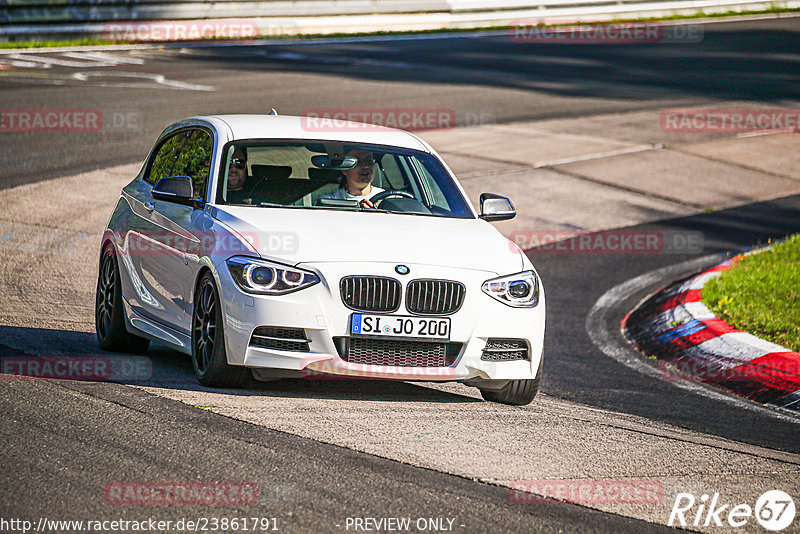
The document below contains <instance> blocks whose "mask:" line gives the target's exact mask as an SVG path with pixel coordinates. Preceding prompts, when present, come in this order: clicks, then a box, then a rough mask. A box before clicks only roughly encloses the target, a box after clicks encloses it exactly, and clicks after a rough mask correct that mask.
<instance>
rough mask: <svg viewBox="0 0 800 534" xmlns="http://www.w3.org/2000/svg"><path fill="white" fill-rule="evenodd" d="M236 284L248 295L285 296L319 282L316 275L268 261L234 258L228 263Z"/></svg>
mask: <svg viewBox="0 0 800 534" xmlns="http://www.w3.org/2000/svg"><path fill="white" fill-rule="evenodd" d="M226 263H227V264H228V270H229V271H230V272H231V276H233V279H234V280H235V281H236V283H237V284H238V285H239V287H241V288H242V289H243V290H244V291H247V292H248V293H258V294H260V295H284V294H286V293H291V292H292V291H299V290H300V289H304V288H306V287H309V286H312V285H314V284H316V283H317V282H319V276H317V275H316V274H314V273H312V272H310V271H305V270H303V269H298V268H297V267H289V266H288V265H281V264H280V263H274V262H271V261H266V260H259V259H256V258H245V257H243V256H234V257H233V258H230V259H228V260H227V261H226Z"/></svg>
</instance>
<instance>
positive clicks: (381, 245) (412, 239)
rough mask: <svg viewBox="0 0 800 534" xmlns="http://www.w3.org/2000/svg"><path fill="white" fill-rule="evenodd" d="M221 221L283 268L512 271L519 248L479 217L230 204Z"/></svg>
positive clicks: (518, 265)
mask: <svg viewBox="0 0 800 534" xmlns="http://www.w3.org/2000/svg"><path fill="white" fill-rule="evenodd" d="M214 216H215V218H216V219H218V220H219V221H220V222H222V223H224V224H225V225H227V226H228V227H230V228H232V229H233V230H235V231H236V232H238V233H239V234H240V235H241V236H242V237H244V238H245V239H247V240H248V241H249V242H250V243H251V244H252V245H253V247H254V248H256V249H257V250H258V252H259V254H260V255H261V256H262V257H264V258H269V259H272V260H276V261H281V262H284V263H289V264H292V265H296V264H298V263H320V262H348V261H353V262H365V261H367V262H393V263H398V264H399V263H403V264H421V265H438V266H446V267H458V268H462V269H476V270H481V271H488V272H493V273H497V274H509V273H514V272H518V271H520V270H522V269H523V265H524V264H523V259H522V255H521V252H520V251H519V249H518V248H517V247H516V246H515V245H513V244H512V243H511V242H510V241H509V240H508V239H506V238H505V237H503V236H502V234H500V232H498V231H497V230H496V229H495V228H494V227H492V226H491V225H490V224H489V223H487V222H485V221H483V220H480V219H450V218H444V217H428V216H415V215H402V214H393V213H367V212H352V211H343V210H342V211H337V210H326V209H298V208H258V207H234V206H224V207H217V208H216V209H215V213H214Z"/></svg>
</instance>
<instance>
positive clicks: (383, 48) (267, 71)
mask: <svg viewBox="0 0 800 534" xmlns="http://www.w3.org/2000/svg"><path fill="white" fill-rule="evenodd" d="M798 49H800V31H798V19H796V18H794V19H777V20H762V21H750V22H730V23H718V24H713V25H709V26H706V27H705V32H704V38H703V40H702V41H701V42H700V43H692V44H674V45H670V44H659V43H656V44H636V45H632V44H628V45H603V46H596V45H545V44H536V43H513V42H511V40H510V39H509V38H508V36H488V37H480V38H448V39H414V40H383V41H381V40H378V41H355V42H346V43H322V44H314V43H299V44H291V43H285V44H278V45H270V46H242V47H237V46H228V45H222V46H220V45H217V46H208V47H186V48H183V49H181V48H172V47H170V48H164V49H161V50H147V51H145V52H143V53H142V54H141V55H140V57H142V58H144V59H145V62H144V63H143V64H139V65H137V64H129V65H126V66H124V68H125V69H128V70H129V71H130V72H134V73H136V72H148V73H157V74H161V75H163V76H165V77H167V78H169V79H173V80H179V81H181V82H184V83H186V84H195V85H198V86H200V85H212V86H214V87H216V91H214V92H209V91H200V90H174V89H168V88H161V89H153V88H152V87H151V86H148V87H142V88H137V87H120V86H113V87H98V86H93V85H86V84H82V83H80V80H78V79H76V78H74V77H73V78H70V76H71V74H70V73H72V72H74V69H69V68H67V67H63V66H57V65H55V66H53V67H52V68H48V69H43V70H38V71H33V70H31V71H25V70H24V69H23V71H20V72H10V71H0V102H2V106H1V107H2V108H4V109H19V108H99V109H101V110H103V112H104V114H105V113H109V114H112V113H114V112H121V113H128V114H131V115H130V116H132V117H135V120H134V121H132V122H131V123H128V124H126V125H125V126H124V127H121V128H120V129H119V130H115V129H111V130H109V131H104V132H77V133H74V134H72V135H63V134H60V133H47V132H45V133H32V132H27V133H24V132H23V133H8V132H4V133H2V134H0V143H2V155H1V156H0V158H2V160H0V161H1V163H0V188H9V187H13V186H17V185H20V184H25V183H32V182H37V181H41V180H47V179H50V178H56V177H61V176H66V175H69V174H74V173H77V172H81V171H85V170H91V169H98V168H105V167H109V166H114V165H119V164H123V163H131V162H139V161H142V160H143V158H144V157H145V155H146V153H147V151H148V150H149V148H150V147H151V145H152V143H153V141H154V140H155V138H156V137H157V135H158V134H159V133H160V131H161V130H162V129H163V128H164V127H165V126H167V125H169V124H170V123H172V122H174V121H175V120H178V119H181V118H184V117H188V116H192V115H201V114H202V115H208V114H217V113H255V112H266V111H268V110H269V109H270V108H276V109H277V110H278V111H279V112H280V113H281V114H300V113H302V112H303V111H304V110H306V109H310V108H322V107H325V108H337V107H357V108H399V107H403V108H411V107H414V108H442V107H447V108H452V109H455V110H456V112H457V115H458V116H459V120H460V121H461V122H462V123H468V122H469V121H470V117H472V116H474V115H475V114H477V113H479V112H487V113H490V114H491V116H492V117H493V120H495V121H497V122H511V121H518V120H529V119H540V118H566V117H576V116H585V115H594V114H600V113H609V112H623V111H634V110H652V109H663V108H669V107H678V106H681V105H688V104H689V103H691V105H702V104H711V103H719V102H723V101H725V100H737V101H753V102H760V103H763V104H764V105H765V106H766V105H769V106H773V107H779V106H782V105H784V103H786V102H792V101H795V99H797V95H798V94H800V72H798V70H797V64H796V63H793V62H791V61H787V60H785V59H784V58H783V54H784V53H789V52H791V53H796V52H797V50H798ZM0 59H2V56H0ZM117 70H119V69H117ZM124 80H126V79H124V78H120V77H116V78H113V79H112V77H109V79H108V80H107V81H108V82H109V84H115V83H119V82H120V81H124ZM636 228H637V229H638V228H647V229H659V230H681V231H700V232H702V233H703V236H704V242H705V247H704V250H703V252H702V254H696V255H685V256H678V255H657V254H656V255H647V254H640V255H604V254H582V255H571V254H546V253H541V252H537V251H536V250H533V251H529V255H530V257H531V259H532V260H533V262H534V263H535V265H536V266H537V269H538V270H539V272H540V274H541V276H542V279H543V282H544V284H545V286H546V288H547V298H548V302H547V305H548V319H547V334H546V341H545V350H546V360H545V368H544V375H543V376H544V378H543V382H542V391H543V392H544V393H545V394H547V395H549V396H553V397H559V398H563V399H566V400H570V401H574V402H578V403H581V404H586V405H589V406H595V407H599V408H604V409H608V410H613V411H615V412H620V413H629V414H634V415H637V416H643V417H646V418H649V419H651V420H654V421H661V422H665V423H669V424H671V425H675V426H678V427H682V428H689V429H693V430H698V431H702V432H705V433H709V434H713V435H717V436H720V437H724V438H728V439H731V440H736V441H741V442H744V443H749V444H754V445H759V446H762V447H767V448H773V449H778V450H782V451H790V452H795V453H797V452H800V440H798V436H800V431H798V425H797V424H796V423H792V422H789V421H784V420H780V419H776V418H774V417H771V416H769V415H767V414H765V413H764V412H763V411H759V410H742V409H741V408H739V407H737V406H734V405H731V404H725V403H719V402H717V401H714V400H713V399H710V398H707V397H704V396H700V395H697V394H694V393H692V392H690V391H687V390H682V389H678V388H675V387H673V386H672V385H670V384H669V383H666V382H663V381H659V380H656V379H654V378H650V377H647V376H644V375H642V374H640V373H637V372H635V371H633V370H632V369H630V368H628V367H626V366H624V365H622V364H620V363H618V362H616V361H614V360H612V359H610V358H608V357H607V356H605V355H603V354H602V353H601V351H600V350H599V349H598V347H597V346H596V345H595V344H594V343H593V342H592V340H591V339H590V336H589V334H588V333H587V331H586V327H585V323H586V318H587V315H588V314H589V312H590V310H591V308H592V306H593V305H594V304H595V302H596V301H597V299H598V298H600V297H601V296H602V295H603V294H604V293H606V292H607V291H608V290H609V289H610V288H612V287H614V286H616V285H617V284H620V283H623V282H625V281H627V280H629V279H632V278H635V277H637V276H640V275H642V274H644V273H647V272H650V271H653V270H655V269H659V268H661V267H665V266H668V265H672V264H677V263H680V262H682V261H685V260H689V259H692V258H696V257H700V256H705V255H708V254H713V253H720V254H726V253H731V254H733V253H738V252H739V251H741V250H743V249H747V248H750V247H752V246H754V245H756V244H758V243H765V242H766V241H767V240H768V239H773V240H775V239H778V238H781V237H783V236H785V235H787V234H789V233H793V232H798V231H800V196H794V197H788V198H782V199H777V200H773V201H769V202H763V203H758V204H751V205H745V206H740V207H736V208H731V209H727V210H722V211H717V212H714V213H704V214H700V215H695V216H691V217H685V218H678V219H671V220H663V221H658V222H656V223H650V224H648V225H643V226H639V227H636ZM685 274H688V273H685ZM654 289H656V287H643V288H641V290H640V291H639V292H638V293H635V294H630V295H628V296H626V297H625V298H624V299H622V300H621V301H620V302H619V303H617V304H616V305H615V308H614V310H613V311H612V313H611V314H610V315H609V317H608V325H607V329H608V330H609V331H610V332H612V333H613V334H614V335H615V336H619V339H618V341H619V343H620V344H622V345H624V340H623V339H622V336H621V334H620V333H619V321H620V320H621V319H622V317H623V316H624V315H625V314H626V313H627V312H628V311H630V310H631V309H632V308H633V307H634V306H635V305H636V303H637V302H638V301H639V300H640V299H641V298H642V297H644V296H645V295H646V294H648V293H649V292H651V291H653V290H654ZM32 327H34V328H35V325H32ZM5 330H6V329H5V328H0V354H2V355H4V356H9V355H10V356H13V355H16V353H15V352H14V350H13V349H10V348H9V347H7V346H5V345H3V344H2V338H3V332H4V331H5ZM76 336H79V337H80V336H83V337H81V339H84V340H85V341H86V342H87V343H91V342H92V339H91V336H89V335H88V334H76ZM95 349H96V347H94V346H92V347H91V350H95ZM629 350H631V351H633V349H629ZM363 387H367V388H370V387H372V386H363ZM534 402H535V401H534ZM0 406H2V413H3V416H2V418H0V434H2V436H3V440H4V452H3V454H2V455H0V469H2V472H3V483H2V488H0V489H2V497H0V516H2V517H22V518H38V517H40V516H43V515H49V516H51V517H52V518H59V519H82V518H83V519H88V518H92V519H104V518H105V519H115V518H126V519H142V518H147V517H148V516H158V518H159V519H170V518H173V519H178V518H181V517H190V516H196V517H202V516H209V515H212V514H213V515H216V516H228V517H233V516H236V515H239V516H248V517H252V516H254V515H258V516H265V517H275V518H276V520H277V524H278V526H279V528H280V531H282V532H311V531H315V532H337V531H342V532H344V531H345V530H344V528H343V526H344V523H343V522H344V521H345V519H346V518H347V517H350V516H373V517H387V516H398V517H400V516H412V517H454V518H456V521H455V525H456V527H455V528H454V530H455V531H461V532H524V531H543V532H550V531H552V532H560V531H570V532H571V531H581V532H592V531H597V532H620V531H636V532H639V531H650V530H660V529H662V527H660V526H658V525H653V524H650V523H645V522H640V521H636V520H633V519H629V518H625V517H620V516H617V515H614V514H607V513H602V512H598V511H595V510H592V509H589V508H586V507H580V506H574V505H565V504H559V505H554V504H553V503H539V504H535V505H512V504H509V499H508V490H507V489H505V488H502V487H497V486H493V485H490V484H484V483H480V482H476V481H472V480H467V479H462V478H459V477H455V476H451V475H446V474H442V473H438V472H436V471H432V470H426V469H422V468H418V467H414V466H410V465H406V464H403V463H399V462H395V461H391V460H386V459H382V458H378V457H374V456H371V455H368V454H364V453H359V452H355V451H352V450H350V449H346V448H341V447H336V446H333V445H327V444H323V443H319V442H316V441H313V440H309V439H305V438H301V437H297V436H294V435H291V434H286V433H282V432H278V431H274V430H269V429H266V428H263V427H259V426H255V425H251V424H248V423H244V422H240V421H236V420H233V419H229V418H226V417H222V416H219V415H215V414H212V413H209V412H205V411H202V410H198V409H195V408H192V407H190V406H187V405H184V404H182V403H179V402H176V401H172V400H168V399H163V398H159V397H155V396H152V395H149V394H147V393H144V392H142V391H141V390H138V389H134V388H130V387H127V386H125V385H121V384H110V383H90V382H64V381H53V382H49V381H39V380H0ZM390 416H391V415H390V414H387V417H390ZM465 431H468V429H465ZM209 479H213V480H239V481H241V480H253V481H256V482H258V483H259V487H260V488H261V493H262V497H261V499H260V502H259V505H258V506H255V507H254V506H243V507H241V508H237V507H227V508H225V509H224V510H223V511H221V510H220V509H219V508H208V507H202V506H197V507H192V506H190V507H165V508H158V509H153V508H152V507H150V508H148V507H146V506H144V507H119V506H117V507H115V506H113V505H109V504H107V503H106V502H105V501H104V498H103V489H104V485H105V484H106V483H107V482H108V481H110V480H209ZM336 525H341V526H340V527H337V526H336ZM459 525H464V526H463V527H460V526H459Z"/></svg>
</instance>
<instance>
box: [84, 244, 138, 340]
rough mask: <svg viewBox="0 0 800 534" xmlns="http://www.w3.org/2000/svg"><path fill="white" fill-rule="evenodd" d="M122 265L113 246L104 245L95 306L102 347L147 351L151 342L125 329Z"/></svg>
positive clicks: (95, 317)
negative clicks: (120, 265)
mask: <svg viewBox="0 0 800 534" xmlns="http://www.w3.org/2000/svg"><path fill="white" fill-rule="evenodd" d="M123 313H124V312H123V309H122V289H121V287H120V278H119V266H118V265H117V258H116V255H115V253H114V248H113V247H112V246H111V245H106V246H105V247H104V248H103V255H102V256H101V257H100V273H99V275H98V277H97V292H96V295H95V306H94V325H95V331H96V332H97V340H98V341H99V342H100V348H101V349H103V350H108V351H114V352H145V351H147V347H149V346H150V341H149V340H147V339H144V338H142V337H139V336H136V335H133V334H131V333H130V332H128V331H127V330H126V329H125V317H124V315H123Z"/></svg>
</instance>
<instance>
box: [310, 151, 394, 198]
mask: <svg viewBox="0 0 800 534" xmlns="http://www.w3.org/2000/svg"><path fill="white" fill-rule="evenodd" d="M345 155H346V156H353V157H356V158H358V163H357V164H356V166H355V167H353V168H352V169H346V170H343V171H342V178H341V180H340V181H339V189H337V190H336V191H333V192H331V193H326V194H324V195H322V196H321V197H320V198H330V199H334V200H357V201H359V202H360V203H361V204H362V205H366V206H367V207H370V208H374V207H375V206H374V205H373V204H372V202H370V200H369V199H370V198H372V197H373V196H375V195H377V194H378V193H381V192H383V189H381V188H380V187H378V186H374V185H372V180H374V179H375V157H374V156H373V155H372V152H369V151H367V150H359V149H355V150H351V151H349V152H348V153H347V154H345Z"/></svg>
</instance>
